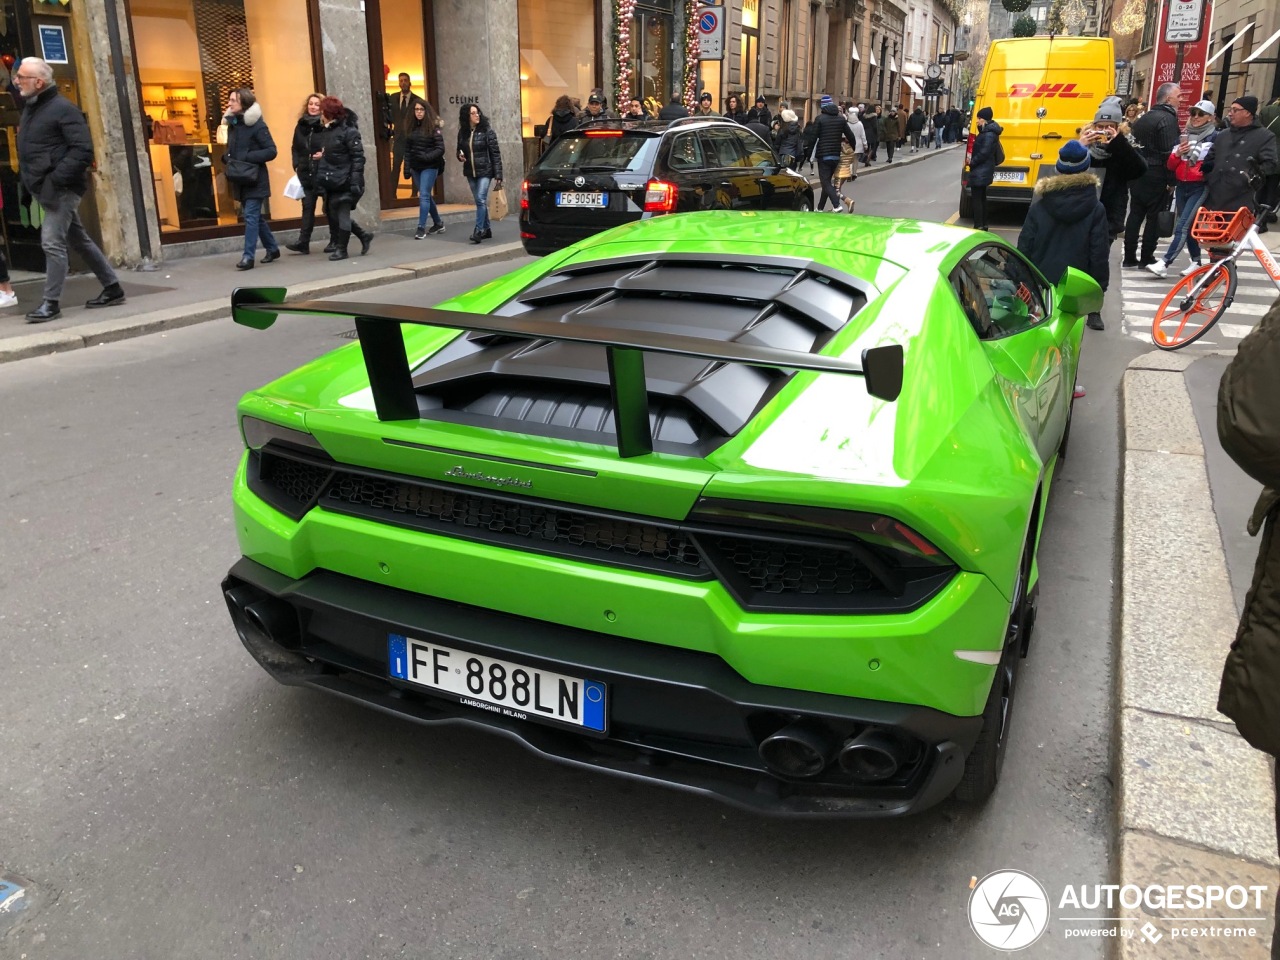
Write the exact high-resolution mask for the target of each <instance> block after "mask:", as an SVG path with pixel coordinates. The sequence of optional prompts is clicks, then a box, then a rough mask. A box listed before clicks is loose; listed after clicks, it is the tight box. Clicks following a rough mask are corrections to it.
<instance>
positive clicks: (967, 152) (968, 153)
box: [964, 133, 976, 167]
mask: <svg viewBox="0 0 1280 960" xmlns="http://www.w3.org/2000/svg"><path fill="white" fill-rule="evenodd" d="M975 139H976V135H975V134H972V133H971V134H969V140H968V142H967V143H966V144H965V147H964V165H965V166H966V167H967V166H969V164H971V163H973V141H974V140H975Z"/></svg>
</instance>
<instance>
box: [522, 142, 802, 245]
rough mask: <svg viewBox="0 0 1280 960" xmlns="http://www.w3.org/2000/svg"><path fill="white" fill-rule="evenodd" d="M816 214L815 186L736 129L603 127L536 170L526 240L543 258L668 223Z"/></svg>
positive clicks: (556, 145) (527, 191)
mask: <svg viewBox="0 0 1280 960" xmlns="http://www.w3.org/2000/svg"><path fill="white" fill-rule="evenodd" d="M812 209H813V189H812V188H811V187H810V186H809V181H808V180H806V179H805V178H804V177H802V176H800V175H799V174H798V173H795V172H794V171H791V170H788V169H787V168H785V167H784V166H783V165H782V164H781V163H779V162H778V158H777V156H776V155H775V154H774V152H773V148H772V147H771V146H769V144H768V143H766V142H765V141H764V140H762V139H760V137H758V136H757V135H756V134H755V133H753V132H752V131H751V130H748V129H747V128H746V127H743V126H741V125H739V124H737V123H734V122H733V121H732V120H727V119H724V118H722V117H685V118H683V119H680V120H673V121H672V122H671V123H670V124H667V123H661V122H655V121H643V120H642V121H625V120H605V119H601V120H599V121H592V122H591V123H589V124H587V125H585V126H583V127H579V128H578V129H576V130H570V131H569V132H567V133H564V134H561V135H560V136H559V137H557V138H556V139H555V140H554V141H553V142H552V144H551V145H550V146H549V147H548V148H547V152H546V153H544V154H543V155H542V156H541V157H540V158H539V160H538V162H537V163H535V164H534V165H533V167H532V168H531V169H530V170H529V173H528V177H527V178H526V179H525V181H524V183H523V184H521V185H520V240H521V241H522V242H523V243H524V248H525V250H526V251H527V252H528V253H531V254H535V255H540V254H546V253H552V252H553V251H556V250H559V249H561V248H563V247H567V246H569V244H571V243H576V242H577V241H579V240H582V239H583V238H585V237H590V236H592V235H594V234H597V233H600V232H601V231H602V230H608V229H609V228H610V227H616V226H620V225H621V224H624V223H631V222H632V221H634V220H644V219H647V218H649V217H654V216H657V215H659V214H663V213H679V212H681V211H688V210H812Z"/></svg>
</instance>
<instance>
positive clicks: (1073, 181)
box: [1034, 170, 1102, 199]
mask: <svg viewBox="0 0 1280 960" xmlns="http://www.w3.org/2000/svg"><path fill="white" fill-rule="evenodd" d="M1086 183H1087V184H1088V185H1089V186H1091V187H1093V189H1094V190H1097V189H1098V188H1099V187H1100V186H1102V181H1101V180H1099V179H1098V178H1097V176H1095V175H1094V174H1092V173H1089V172H1088V171H1087V170H1086V171H1085V172H1084V173H1059V174H1056V175H1055V176H1052V177H1045V178H1044V179H1043V180H1041V181H1040V182H1038V183H1037V184H1036V187H1035V191H1034V193H1035V196H1036V199H1039V198H1040V197H1043V196H1044V195H1045V194H1046V193H1055V192H1057V191H1059V190H1070V189H1071V188H1072V187H1078V186H1081V185H1082V184H1086Z"/></svg>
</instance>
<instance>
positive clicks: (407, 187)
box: [365, 0, 454, 207]
mask: <svg viewBox="0 0 1280 960" xmlns="http://www.w3.org/2000/svg"><path fill="white" fill-rule="evenodd" d="M372 7H373V5H372V4H371V5H369V6H367V7H366V8H365V10H366V16H369V15H370V14H371V12H372V11H371V8H372ZM376 9H377V17H378V21H379V23H380V24H381V30H380V33H379V35H378V42H379V44H380V50H381V63H382V79H383V90H382V92H383V93H384V94H385V95H386V96H385V99H384V100H383V106H382V114H383V116H382V118H381V122H382V123H384V124H386V125H387V126H388V127H390V130H389V131H388V133H389V136H387V137H383V138H381V139H380V140H379V141H378V142H379V143H380V144H381V145H382V148H383V149H382V153H383V154H384V156H382V157H381V158H380V159H379V161H378V166H379V175H380V176H381V177H383V178H385V179H384V181H383V189H382V196H383V201H384V205H385V206H405V205H408V206H412V207H416V206H417V205H418V188H417V186H416V185H415V184H414V183H413V181H412V179H410V178H408V177H406V176H405V173H406V170H405V163H404V160H405V144H406V142H407V140H408V136H409V130H410V128H411V127H412V125H413V97H421V98H422V99H424V100H426V101H427V102H428V103H430V104H431V106H432V107H433V108H434V109H435V110H437V111H439V110H441V104H439V103H437V102H436V100H435V92H434V91H433V90H432V89H431V82H430V80H431V78H430V74H429V73H428V72H427V61H428V59H429V58H428V55H427V54H428V51H427V39H426V35H425V33H424V30H423V28H424V27H425V26H427V13H426V10H425V9H424V7H423V3H422V0H378V3H377V4H376ZM373 52H375V51H371V53H373ZM375 59H376V58H375ZM402 77H404V79H406V80H407V82H408V87H409V89H408V90H407V91H406V90H405V89H404V85H403V84H402V82H401V79H402ZM441 116H442V117H443V118H444V121H445V127H446V128H452V125H453V123H454V118H453V117H450V116H446V115H445V114H443V113H442V114H441ZM374 126H375V125H374V124H370V125H369V126H368V127H366V128H365V129H366V134H365V135H366V136H373V135H374V133H375V131H374Z"/></svg>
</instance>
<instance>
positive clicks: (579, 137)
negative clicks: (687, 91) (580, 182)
mask: <svg viewBox="0 0 1280 960" xmlns="http://www.w3.org/2000/svg"><path fill="white" fill-rule="evenodd" d="M605 133H609V134H612V133H614V131H612V130H610V131H603V130H602V131H599V133H598V134H597V135H596V136H587V135H586V133H585V132H573V133H566V134H565V135H564V136H562V137H559V138H558V139H556V140H555V141H554V142H553V143H552V144H551V146H549V147H548V148H547V152H546V153H544V154H543V155H542V158H541V159H540V160H539V161H538V163H537V165H536V166H535V167H534V169H535V170H546V171H553V172H557V173H566V172H571V173H611V172H614V171H627V172H631V173H646V172H647V171H648V170H649V169H650V168H651V167H652V165H653V155H654V152H655V151H656V150H657V148H658V140H659V138H658V137H650V136H645V135H644V134H634V133H630V132H623V133H622V135H621V136H602V135H600V134H605Z"/></svg>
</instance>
